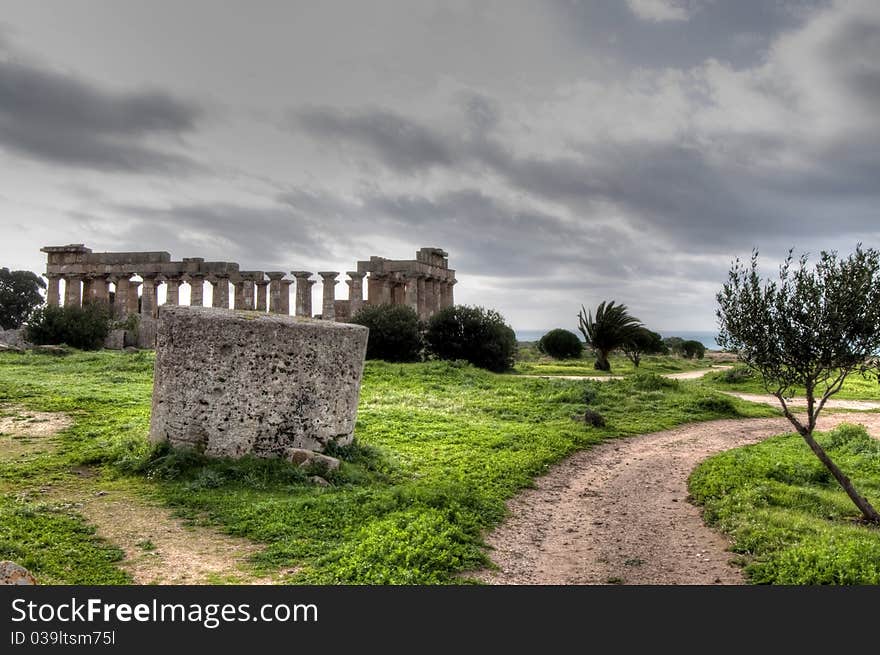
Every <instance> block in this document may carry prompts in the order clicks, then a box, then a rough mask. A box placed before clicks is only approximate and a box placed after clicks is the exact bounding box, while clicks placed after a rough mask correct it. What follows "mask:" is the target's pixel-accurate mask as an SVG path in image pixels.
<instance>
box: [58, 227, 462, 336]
mask: <svg viewBox="0 0 880 655" xmlns="http://www.w3.org/2000/svg"><path fill="white" fill-rule="evenodd" d="M41 251H42V252H44V253H46V255H47V264H46V274H45V276H46V279H47V280H48V285H47V293H46V302H47V303H48V304H49V305H56V306H57V305H62V304H63V305H75V306H79V305H81V304H83V303H90V302H98V303H105V304H107V305H109V306H110V308H111V311H112V313H113V316H114V317H115V318H117V319H119V320H124V319H125V318H126V317H128V316H130V315H137V316H138V317H139V325H138V334H137V345H138V346H140V347H142V348H152V347H153V345H154V344H155V339H156V335H155V319H156V317H157V315H158V299H157V291H158V288H159V287H160V286H161V285H163V284H164V285H166V300H165V304H166V305H178V304H180V288H181V286H182V285H184V284H186V285H189V287H190V305H192V306H196V307H201V306H203V305H204V297H205V294H204V288H205V284H206V283H208V284H211V286H212V287H213V293H212V298H213V300H212V303H211V304H212V306H213V307H225V308H229V307H230V305H231V306H232V307H233V308H234V309H243V310H249V311H259V312H269V313H274V314H283V315H290V314H291V307H290V286H291V285H292V284H295V285H296V286H295V302H294V307H293V314H294V315H295V316H304V317H309V318H312V317H316V318H321V319H324V320H328V321H340V322H346V321H348V320H350V318H351V317H352V316H353V315H354V314H355V313H356V312H357V311H358V310H359V309H360V308H361V307H362V306H363V305H364V304H371V305H379V304H393V305H409V306H410V307H412V308H413V309H414V310H415V311H416V312H417V313H418V315H419V318H421V319H423V320H427V319H428V318H430V317H431V316H433V315H434V314H436V313H437V312H438V311H440V310H441V309H444V308H445V307H449V306H451V305H453V304H454V300H453V286H454V285H455V284H456V282H457V280H456V279H455V271H454V270H452V269H450V268H449V261H448V254H447V253H446V252H445V251H443V250H442V249H440V248H421V249H420V250H419V251H418V252H417V253H416V258H415V259H413V260H392V259H386V258H383V257H370V259H369V260H366V261H359V262H358V263H357V270H356V271H348V272H347V273H346V275H347V276H348V279H347V280H346V281H345V282H346V284H347V285H348V298H347V299H345V300H337V299H336V285H337V284H338V283H339V281H338V280H337V278H338V277H339V272H338V271H321V272H319V273H318V276H319V277H320V278H321V284H322V287H323V289H322V290H323V294H322V304H321V308H320V309H321V311H320V313H319V314H318V315H317V316H314V315H313V312H312V285H314V284H315V282H316V281H317V280H314V279H312V272H310V271H291V275H292V276H293V280H291V279H289V278H287V274H286V273H285V272H284V271H241V270H239V265H238V264H236V263H234V262H206V261H205V260H204V259H203V258H200V257H190V258H184V259H182V260H180V261H172V260H171V255H170V254H169V253H167V252H97V253H96V252H92V251H91V249H89V248H86V247H85V246H84V245H83V244H70V245H66V246H46V247H44V248H42V249H41ZM135 277H139V278H140V281H137V280H134V279H132V278H135ZM365 278H366V285H367V297H366V299H364V279H365ZM61 280H64V282H65V291H64V297H63V298H62V297H61V294H60V289H61V286H60V282H61ZM111 285H112V288H113V289H112V291H111ZM230 286H231V288H232V293H231V294H230ZM139 290H140V294H139V293H138V291H139ZM111 295H112V302H111ZM122 345H123V341H122V339H121V338H114V339H112V341H111V342H108V347H119V348H121V347H122Z"/></svg>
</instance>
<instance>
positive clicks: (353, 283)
mask: <svg viewBox="0 0 880 655" xmlns="http://www.w3.org/2000/svg"><path fill="white" fill-rule="evenodd" d="M345 274H346V275H347V276H348V278H349V279H347V280H346V281H345V283H346V284H347V285H348V314H349V316H348V317H349V318H351V317H352V316H354V315H355V314H357V313H358V310H360V308H361V307H363V306H364V276H365V275H366V273H360V272H358V271H346V272H345Z"/></svg>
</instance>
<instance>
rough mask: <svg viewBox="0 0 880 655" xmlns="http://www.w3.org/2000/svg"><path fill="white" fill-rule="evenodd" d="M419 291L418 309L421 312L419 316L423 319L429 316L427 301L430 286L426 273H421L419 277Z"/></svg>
mask: <svg viewBox="0 0 880 655" xmlns="http://www.w3.org/2000/svg"><path fill="white" fill-rule="evenodd" d="M417 289H418V291H417V293H418V298H417V302H418V309H417V310H416V311H417V312H418V313H419V318H420V319H422V320H423V321H424V320H425V319H427V318H428V304H427V302H425V301H426V300H427V297H428V287H427V284H426V279H425V276H424V275H419V279H418V282H417Z"/></svg>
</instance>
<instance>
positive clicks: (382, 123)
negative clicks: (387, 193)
mask: <svg viewBox="0 0 880 655" xmlns="http://www.w3.org/2000/svg"><path fill="white" fill-rule="evenodd" d="M289 118H290V126H291V127H293V128H294V129H296V128H300V129H303V130H305V131H306V132H308V133H309V134H311V135H313V136H315V137H318V138H321V139H323V140H325V141H329V142H336V143H340V144H349V145H350V144H354V145H357V146H361V147H363V148H366V149H367V150H369V151H370V152H372V153H376V154H377V155H378V156H380V157H381V158H382V159H383V161H384V162H385V164H386V165H387V166H389V167H390V168H392V169H393V170H395V171H397V172H403V173H405V172H410V171H412V170H413V169H419V170H421V169H425V168H429V167H431V166H434V165H440V166H448V165H450V164H452V163H453V156H452V153H451V152H450V151H449V149H448V148H447V146H446V143H445V140H444V139H443V137H442V135H439V134H436V133H435V132H434V131H432V130H430V129H428V128H425V127H424V126H422V125H420V124H419V123H417V122H416V121H411V120H409V119H407V118H404V117H403V116H400V115H399V114H396V113H394V112H391V111H388V110H385V109H366V110H360V111H343V110H339V109H335V108H332V107H309V108H304V109H300V110H297V111H294V112H292V113H291V115H290V117H289Z"/></svg>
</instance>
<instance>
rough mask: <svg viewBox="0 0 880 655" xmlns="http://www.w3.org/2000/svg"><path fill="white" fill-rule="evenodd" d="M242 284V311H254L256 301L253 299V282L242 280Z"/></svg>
mask: <svg viewBox="0 0 880 655" xmlns="http://www.w3.org/2000/svg"><path fill="white" fill-rule="evenodd" d="M242 284H243V285H244V290H243V292H242V305H243V307H242V309H246V310H248V311H254V302H255V300H256V298H255V297H254V281H253V280H244V281H243V282H242Z"/></svg>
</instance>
